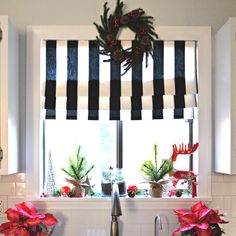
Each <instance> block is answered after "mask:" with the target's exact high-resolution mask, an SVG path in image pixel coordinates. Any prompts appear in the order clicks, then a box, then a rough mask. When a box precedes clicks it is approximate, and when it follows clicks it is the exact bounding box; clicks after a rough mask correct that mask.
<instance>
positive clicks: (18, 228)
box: [0, 202, 58, 236]
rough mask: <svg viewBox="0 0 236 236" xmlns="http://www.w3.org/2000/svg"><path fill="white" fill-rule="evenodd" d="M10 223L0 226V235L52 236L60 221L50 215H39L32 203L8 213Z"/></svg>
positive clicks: (17, 206) (12, 209) (11, 209)
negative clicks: (50, 227)
mask: <svg viewBox="0 0 236 236" xmlns="http://www.w3.org/2000/svg"><path fill="white" fill-rule="evenodd" d="M6 214H7V219H8V220H9V222H6V223H3V224H2V225H0V233H1V234H4V235H5V236H13V235H14V236H47V235H51V234H52V232H53V229H54V227H53V228H52V229H49V227H48V226H55V225H56V224H57V223H58V221H57V219H56V218H55V217H54V216H53V215H52V214H50V213H46V214H38V213H37V209H36V208H35V206H34V205H33V204H32V203H31V202H22V203H20V204H16V209H14V208H9V209H7V211H6Z"/></svg>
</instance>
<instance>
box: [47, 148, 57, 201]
mask: <svg viewBox="0 0 236 236" xmlns="http://www.w3.org/2000/svg"><path fill="white" fill-rule="evenodd" d="M56 189H57V186H56V181H55V174H54V170H53V166H52V157H51V151H50V152H49V157H48V170H47V179H46V189H45V192H46V194H47V196H53V195H54V192H55V190H56Z"/></svg>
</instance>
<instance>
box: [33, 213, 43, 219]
mask: <svg viewBox="0 0 236 236" xmlns="http://www.w3.org/2000/svg"><path fill="white" fill-rule="evenodd" d="M44 217H45V214H37V213H36V214H32V218H38V219H43V218H44Z"/></svg>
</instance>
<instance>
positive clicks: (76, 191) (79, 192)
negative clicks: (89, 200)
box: [72, 186, 84, 197]
mask: <svg viewBox="0 0 236 236" xmlns="http://www.w3.org/2000/svg"><path fill="white" fill-rule="evenodd" d="M83 196H84V189H83V188H82V187H80V186H75V187H73V188H72V197H83Z"/></svg>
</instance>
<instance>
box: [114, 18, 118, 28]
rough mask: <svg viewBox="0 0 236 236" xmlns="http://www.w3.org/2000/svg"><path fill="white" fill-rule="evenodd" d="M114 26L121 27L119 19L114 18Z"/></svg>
mask: <svg viewBox="0 0 236 236" xmlns="http://www.w3.org/2000/svg"><path fill="white" fill-rule="evenodd" d="M114 27H115V28H119V21H118V19H115V20H114Z"/></svg>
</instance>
